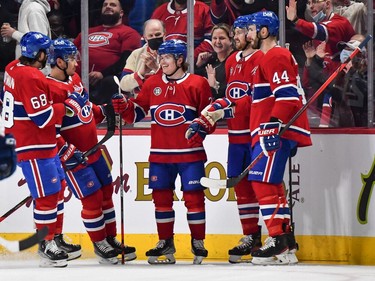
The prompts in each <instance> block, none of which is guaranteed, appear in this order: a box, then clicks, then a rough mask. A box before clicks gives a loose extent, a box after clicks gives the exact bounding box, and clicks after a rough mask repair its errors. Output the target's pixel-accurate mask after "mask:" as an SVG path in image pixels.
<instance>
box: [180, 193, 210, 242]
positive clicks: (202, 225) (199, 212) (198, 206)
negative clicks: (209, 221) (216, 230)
mask: <svg viewBox="0 0 375 281" xmlns="http://www.w3.org/2000/svg"><path fill="white" fill-rule="evenodd" d="M183 196H184V200H185V207H186V208H187V221H188V224H189V228H190V232H191V237H192V238H194V239H197V240H203V239H204V238H205V234H206V211H205V204H204V191H203V190H197V191H184V192H183Z"/></svg>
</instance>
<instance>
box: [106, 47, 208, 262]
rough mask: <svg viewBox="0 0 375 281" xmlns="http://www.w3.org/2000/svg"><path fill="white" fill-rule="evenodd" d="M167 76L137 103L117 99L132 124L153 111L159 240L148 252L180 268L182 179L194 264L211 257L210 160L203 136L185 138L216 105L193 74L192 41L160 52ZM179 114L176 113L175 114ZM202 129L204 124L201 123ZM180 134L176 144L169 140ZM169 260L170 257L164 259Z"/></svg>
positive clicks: (152, 179) (149, 84) (155, 79)
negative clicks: (177, 201)
mask: <svg viewBox="0 0 375 281" xmlns="http://www.w3.org/2000/svg"><path fill="white" fill-rule="evenodd" d="M158 53H159V55H160V65H161V69H162V71H163V75H153V76H152V77H150V78H149V79H148V80H147V81H146V83H145V84H144V85H143V87H142V90H141V92H140V93H139V95H138V96H137V97H136V98H135V99H133V98H132V99H129V100H128V99H126V98H118V99H112V104H113V107H114V108H115V112H116V113H119V114H121V117H122V118H123V119H124V120H125V121H126V122H127V123H134V122H138V121H140V120H141V119H142V118H144V117H145V114H146V113H147V112H148V111H150V113H151V117H152V121H153V122H152V123H151V152H150V157H149V161H150V168H149V177H148V178H149V188H151V189H152V198H153V201H154V205H155V219H156V225H157V231H158V235H159V242H158V243H157V245H156V247H155V248H153V249H150V250H149V251H147V252H146V256H147V257H148V262H149V263H150V264H158V263H159V264H163V263H164V264H166V263H168V264H174V263H175V262H176V260H175V257H174V253H175V252H176V249H175V246H174V232H173V229H174V220H175V212H174V209H173V190H174V189H175V188H176V187H175V181H176V178H177V175H180V177H181V189H182V192H183V198H184V204H185V206H186V209H187V221H188V225H189V228H190V233H191V250H192V253H193V254H194V263H195V264H200V263H201V262H202V260H203V258H205V257H207V254H208V251H207V250H206V249H205V248H204V239H205V234H206V230H205V226H206V211H205V202H204V201H205V195H204V192H203V191H204V187H203V186H202V185H201V184H200V182H199V180H200V178H201V177H202V176H204V175H205V171H204V162H205V161H206V160H207V157H206V153H205V150H204V147H203V144H202V140H203V139H202V138H200V139H199V137H198V138H197V141H196V143H190V142H188V141H187V140H186V139H185V130H186V129H187V127H188V125H189V124H191V123H192V122H194V121H196V119H194V118H195V117H198V114H199V112H200V111H201V110H202V109H203V108H204V107H206V106H207V105H208V104H209V102H210V99H211V98H210V96H211V94H210V86H209V85H208V82H207V80H206V79H205V78H203V77H201V76H198V75H195V74H189V73H187V72H186V71H187V65H186V63H185V61H186V54H187V46H186V43H185V42H183V41H181V40H168V41H165V42H164V43H163V44H162V45H161V46H160V47H159V50H158ZM171 113H173V114H171ZM196 124H197V127H198V126H199V125H198V123H196ZM172 135H173V136H174V138H173V140H171V138H169V137H168V136H172ZM163 257H165V258H164V259H163Z"/></svg>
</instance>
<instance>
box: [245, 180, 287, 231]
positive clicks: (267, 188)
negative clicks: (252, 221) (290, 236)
mask: <svg viewBox="0 0 375 281" xmlns="http://www.w3.org/2000/svg"><path fill="white" fill-rule="evenodd" d="M252 185H253V188H254V191H255V194H256V196H257V198H258V201H259V207H260V211H261V212H262V217H263V220H264V223H265V224H266V226H267V230H268V234H269V235H270V236H272V237H274V236H278V235H280V234H282V233H283V228H282V224H283V220H284V209H283V208H281V202H280V198H279V191H278V185H277V184H271V183H265V182H256V181H253V182H252Z"/></svg>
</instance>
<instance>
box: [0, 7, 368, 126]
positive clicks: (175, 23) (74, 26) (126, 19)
mask: <svg viewBox="0 0 375 281" xmlns="http://www.w3.org/2000/svg"><path fill="white" fill-rule="evenodd" d="M367 2H368V1H367V0H356V1H350V0H299V1H298V2H297V1H295V0H288V1H286V11H285V14H286V19H287V20H286V21H285V28H286V42H287V43H288V46H289V49H290V51H291V52H292V53H293V55H294V56H295V59H296V61H297V62H298V65H299V72H300V76H301V85H302V86H303V89H304V91H305V94H306V98H309V97H310V96H311V95H312V94H313V93H314V92H315V91H316V90H317V89H318V88H319V87H320V86H321V85H322V83H324V79H326V78H327V77H328V76H329V75H330V74H331V73H333V72H334V71H335V69H336V68H337V66H339V65H340V63H341V62H340V53H341V51H342V49H344V50H345V47H346V49H348V48H350V46H352V44H350V45H343V43H342V42H350V41H351V40H355V41H356V40H357V39H358V38H362V40H363V38H364V36H366V35H367V31H368V26H367V22H366V20H367ZM103 3H104V4H103ZM105 3H106V4H105ZM26 5H40V6H41V7H42V8H40V13H39V14H35V12H34V18H31V17H30V16H28V14H26V12H25V8H24V7H26ZM278 5H279V1H276V0H268V1H264V0H211V1H203V0H195V1H194V46H195V49H194V60H195V66H194V69H195V73H196V74H198V75H201V76H205V77H207V79H208V81H209V84H210V86H211V91H212V96H213V98H214V99H217V98H220V97H223V96H225V88H226V77H225V62H226V59H227V58H228V56H229V55H230V54H231V53H232V52H234V51H235V50H236V44H235V41H234V34H233V29H232V24H233V22H234V21H235V19H236V18H237V17H238V16H240V15H246V14H251V13H254V12H257V11H260V10H262V9H265V10H270V11H273V12H275V13H276V14H278V12H279V11H278V8H279V7H278ZM88 6H89V11H88V13H89V27H90V29H89V72H90V73H89V81H90V98H91V99H92V100H93V101H94V102H96V103H101V102H103V100H102V99H101V97H100V92H102V91H103V89H105V88H106V87H107V82H106V77H108V76H111V75H118V77H119V78H120V80H121V84H122V85H124V86H123V87H122V88H123V90H124V91H125V92H127V93H128V94H129V95H134V94H136V93H137V91H138V90H139V89H140V87H141V86H142V84H143V82H144V80H145V79H147V77H148V76H150V75H153V74H154V73H157V72H158V69H159V66H158V56H157V52H156V50H157V47H158V45H157V44H159V45H160V44H161V42H162V41H163V40H168V39H182V40H184V41H186V37H187V9H186V7H187V1H186V0H119V1H104V0H92V1H88ZM30 7H31V6H30ZM33 7H35V6H33ZM80 10H81V1H77V0H70V1H67V0H24V1H19V0H2V1H1V4H0V25H3V23H9V24H10V27H8V28H5V27H4V28H2V29H1V35H2V36H3V37H4V38H8V39H9V38H10V39H11V40H2V41H1V42H0V54H1V55H0V78H1V81H2V75H3V72H4V68H5V66H6V65H7V64H8V63H9V62H10V61H12V60H13V59H14V58H15V57H17V56H19V50H18V48H19V47H18V45H19V43H18V42H19V41H20V39H21V37H22V35H23V34H24V33H25V32H28V31H39V32H42V33H43V34H46V35H48V36H50V37H51V38H52V39H55V38H58V37H63V38H69V39H70V40H71V41H73V42H74V44H75V45H76V46H77V48H78V49H80V48H81V35H80V29H81V12H80ZM149 19H155V20H159V21H158V22H155V21H153V22H149V21H148V20H149ZM35 21H37V23H35ZM47 21H48V22H47ZM145 23H148V24H145ZM150 23H153V24H154V25H156V27H153V29H152V30H151V31H150V30H149V29H150ZM353 36H354V37H353ZM355 36H357V37H355ZM155 38H159V40H158V39H155ZM161 38H162V40H161ZM353 38H354V39H353ZM157 41H160V42H157ZM340 44H341V45H340ZM155 46H156V47H155ZM343 46H344V47H343ZM133 51H134V52H135V53H134V54H133ZM46 71H48V69H47V70H46ZM78 72H79V69H78ZM312 73H313V74H312ZM339 79H341V81H337V82H336V83H333V84H334V85H333V86H330V87H328V88H327V89H326V91H325V93H324V95H322V96H321V98H319V99H318V101H317V102H316V104H315V105H314V106H313V107H311V108H310V109H309V118H310V119H309V120H310V125H311V126H312V127H353V126H355V127H367V126H368V124H367V87H366V85H367V58H366V52H364V53H363V54H362V55H361V56H358V57H357V58H356V59H355V61H353V64H352V67H351V68H350V69H349V70H348V71H347V73H345V75H341V76H340V77H339ZM1 83H2V82H1ZM343 108H345V110H344V113H343V112H342V111H343ZM348 113H350V114H349V115H350V116H352V117H350V118H349V117H348ZM342 118H343V120H341V119H342ZM348 119H349V121H348Z"/></svg>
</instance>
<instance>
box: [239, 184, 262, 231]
mask: <svg viewBox="0 0 375 281" xmlns="http://www.w3.org/2000/svg"><path fill="white" fill-rule="evenodd" d="M234 191H235V193H236V198H237V207H238V213H239V215H240V221H241V225H242V232H243V234H244V235H250V234H254V233H257V232H258V221H259V203H258V200H257V199H256V196H255V193H254V190H253V188H252V186H251V182H249V181H248V180H247V178H246V177H245V178H243V179H242V180H241V181H240V182H239V184H237V185H236V186H235V187H234Z"/></svg>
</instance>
